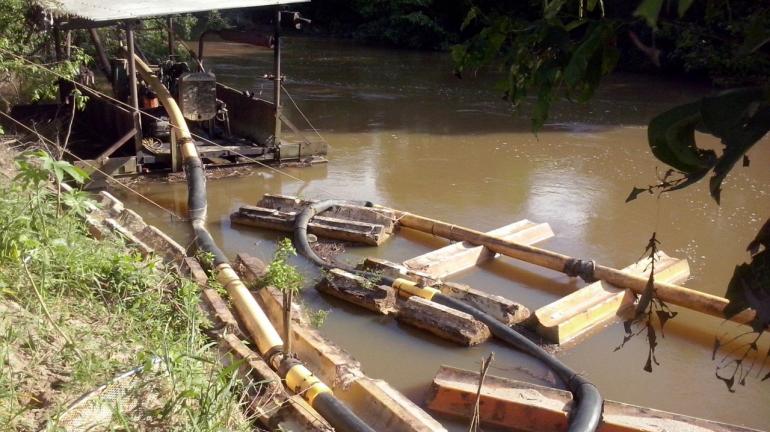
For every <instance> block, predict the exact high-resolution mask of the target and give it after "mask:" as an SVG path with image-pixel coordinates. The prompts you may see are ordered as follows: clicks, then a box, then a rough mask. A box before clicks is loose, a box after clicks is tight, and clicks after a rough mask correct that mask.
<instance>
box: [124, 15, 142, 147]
mask: <svg viewBox="0 0 770 432" xmlns="http://www.w3.org/2000/svg"><path fill="white" fill-rule="evenodd" d="M126 44H127V45H128V86H129V91H130V92H131V107H132V108H133V117H134V128H135V129H136V130H138V131H141V130H142V122H141V121H140V118H139V89H138V85H137V82H136V62H135V61H134V59H136V58H137V57H136V53H135V47H134V25H133V24H132V23H126ZM134 144H135V146H134V148H135V149H136V151H135V153H136V156H139V152H141V151H142V137H141V134H137V135H136V139H135V140H134Z"/></svg>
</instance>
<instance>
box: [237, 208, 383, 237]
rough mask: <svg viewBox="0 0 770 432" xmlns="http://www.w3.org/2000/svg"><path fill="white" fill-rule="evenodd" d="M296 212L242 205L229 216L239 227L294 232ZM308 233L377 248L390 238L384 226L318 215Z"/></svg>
mask: <svg viewBox="0 0 770 432" xmlns="http://www.w3.org/2000/svg"><path fill="white" fill-rule="evenodd" d="M296 216H297V214H296V213H294V212H291V213H289V212H283V211H280V210H275V209H268V208H263V207H253V206H243V207H241V208H240V209H239V210H238V211H237V212H234V213H233V214H231V215H230V221H231V222H232V223H235V224H239V225H248V226H253V227H258V228H266V229H272V230H277V231H284V232H291V231H294V219H295V218H296ZM308 231H309V232H310V233H312V234H315V235H317V236H319V237H323V238H330V239H334V240H341V241H347V242H353V243H363V244H367V245H371V246H378V245H380V244H381V243H382V242H384V241H385V240H387V239H388V237H389V236H390V234H389V233H388V232H386V229H385V227H384V226H382V225H377V224H371V223H368V222H358V221H353V220H345V219H340V218H336V217H328V216H316V217H314V218H313V219H312V220H311V221H310V223H309V224H308Z"/></svg>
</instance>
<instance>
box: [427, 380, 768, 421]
mask: <svg viewBox="0 0 770 432" xmlns="http://www.w3.org/2000/svg"><path fill="white" fill-rule="evenodd" d="M478 383H479V375H478V373H476V372H471V371H466V370H462V369H456V368H452V367H448V366H442V367H441V368H440V369H439V371H438V373H437V374H436V377H435V378H434V379H433V385H432V387H431V392H430V394H429V396H428V400H427V405H428V408H429V409H430V410H432V411H435V412H439V413H442V414H446V415H450V416H453V417H463V418H469V417H470V416H471V415H472V414H473V409H474V403H475V400H476V391H477V390H478ZM571 405H572V394H571V393H569V392H567V391H564V390H558V389H553V388H549V387H544V386H539V385H535V384H529V383H525V382H522V381H515V380H511V379H506V378H499V377H495V376H491V375H488V376H486V377H485V379H484V386H483V387H482V389H481V400H480V404H479V414H480V418H481V422H482V423H483V424H487V425H492V426H500V427H504V428H509V429H515V430H521V431H532V432H562V431H565V430H567V415H568V413H569V410H570V407H571ZM597 430H598V431H599V432H661V431H670V432H759V431H756V430H754V429H749V428H745V427H741V426H734V425H728V424H724V423H718V422H713V421H709V420H704V419H700V418H695V417H689V416H685V415H681V414H674V413H669V412H666V411H659V410H654V409H651V408H644V407H639V406H635V405H629V404H624V403H620V402H613V401H609V400H605V401H604V412H603V414H602V422H601V424H600V426H599V428H598V429H597Z"/></svg>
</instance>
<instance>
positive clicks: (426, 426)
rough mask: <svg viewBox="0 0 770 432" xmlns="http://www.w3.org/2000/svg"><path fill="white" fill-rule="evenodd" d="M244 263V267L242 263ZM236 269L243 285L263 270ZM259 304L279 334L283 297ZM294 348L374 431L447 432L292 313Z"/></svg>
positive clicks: (263, 292)
mask: <svg viewBox="0 0 770 432" xmlns="http://www.w3.org/2000/svg"><path fill="white" fill-rule="evenodd" d="M244 263H245V264H244ZM235 268H236V269H238V271H239V272H240V273H241V275H242V277H243V278H244V280H247V281H248V280H252V281H253V280H254V279H255V278H256V277H258V276H259V275H261V274H263V272H264V269H265V265H264V263H261V262H260V261H259V260H258V259H255V258H252V257H249V256H248V255H246V254H239V255H238V259H237V264H236V267H235ZM255 297H256V298H257V301H258V302H259V303H260V304H261V305H262V307H263V308H264V310H265V313H266V314H267V315H268V317H269V318H270V320H271V321H272V322H273V323H274V325H275V327H276V329H277V330H278V331H279V333H283V319H282V316H283V315H282V309H281V305H282V302H283V300H282V298H281V296H280V293H279V292H278V291H277V290H271V289H269V288H263V289H260V290H259V291H257V292H256V293H255ZM293 316H294V318H293V319H294V320H295V321H296V324H295V325H293V326H292V333H293V337H294V339H293V346H294V349H295V351H296V353H297V355H298V356H299V357H300V358H302V360H303V362H304V363H305V364H306V365H307V366H308V368H310V370H311V371H313V373H314V374H315V375H317V376H318V377H319V378H321V379H322V380H323V381H324V382H325V383H327V384H329V385H330V386H331V387H332V389H333V390H334V395H335V396H336V397H337V398H339V399H340V400H341V401H343V402H344V403H345V404H346V405H347V406H348V407H350V408H351V410H353V412H354V413H355V414H356V415H358V416H359V417H360V418H361V419H363V420H364V421H365V422H366V423H367V424H369V425H370V426H371V427H372V428H374V429H375V430H378V431H380V430H381V431H386V430H387V431H393V432H431V431H435V432H445V431H446V429H445V428H444V427H443V426H441V424H440V423H438V422H437V421H436V420H434V419H433V418H432V417H431V416H430V415H429V414H428V413H426V412H425V411H424V410H423V409H422V408H420V407H419V406H417V405H416V404H415V403H414V402H412V401H410V400H409V399H407V398H406V397H404V395H402V394H401V393H399V392H398V391H397V390H395V389H393V388H392V387H391V386H390V385H389V384H388V383H387V382H385V381H382V380H376V379H372V378H369V377H367V376H366V375H364V373H363V372H362V371H361V365H360V363H359V362H358V361H356V360H355V359H354V358H353V357H351V356H350V355H349V354H348V353H347V352H345V351H344V350H342V349H340V348H339V347H337V346H336V345H335V344H334V343H332V342H330V341H328V340H327V339H325V338H324V337H323V336H322V335H321V334H320V332H318V331H317V330H315V329H313V328H310V327H308V326H307V325H306V323H305V321H304V319H303V317H302V316H301V314H293Z"/></svg>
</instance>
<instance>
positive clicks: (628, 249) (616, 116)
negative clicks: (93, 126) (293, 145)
mask: <svg viewBox="0 0 770 432" xmlns="http://www.w3.org/2000/svg"><path fill="white" fill-rule="evenodd" d="M207 55H209V58H208V59H207V60H206V61H207V65H208V66H209V67H210V68H211V69H212V70H213V72H214V73H215V74H216V75H217V78H218V79H219V80H220V81H222V82H224V83H227V84H229V85H232V86H235V87H238V88H241V89H249V90H253V91H255V92H256V93H258V94H259V93H262V97H264V98H269V97H270V95H271V92H272V90H271V88H272V87H271V86H272V83H271V82H269V81H265V80H262V79H260V78H259V77H260V76H262V75H263V74H265V73H269V72H270V67H271V66H270V65H271V62H272V58H271V53H269V52H265V51H256V50H254V49H252V48H248V47H244V46H241V45H233V44H216V43H212V44H210V45H209V46H207ZM284 68H285V69H284V71H285V74H286V76H287V82H286V88H287V89H288V91H289V92H290V93H291V94H292V96H293V98H294V100H295V101H296V103H297V104H298V105H299V106H300V107H301V109H302V111H303V112H304V114H305V115H306V116H307V117H308V118H309V119H310V121H311V122H312V123H313V124H314V125H315V127H316V128H317V129H318V131H319V132H320V134H321V135H322V136H323V137H324V138H325V139H326V140H327V141H328V142H329V143H330V145H331V150H330V153H329V163H328V164H325V165H317V166H313V167H310V168H286V169H282V171H283V172H285V173H287V174H290V175H291V176H292V177H296V178H298V179H300V180H301V181H298V180H296V179H294V178H291V177H289V176H286V175H283V174H281V173H278V172H275V171H271V170H268V169H256V173H255V174H254V175H251V176H246V177H237V178H224V179H219V180H210V181H209V182H208V197H209V220H210V223H209V227H210V229H211V231H212V233H213V235H214V237H215V238H216V240H217V241H218V242H219V245H220V246H221V247H222V248H223V249H224V250H225V251H226V252H227V253H228V254H229V255H231V256H234V255H235V254H236V253H238V252H247V253H249V254H252V255H254V256H257V257H259V258H261V259H263V260H265V261H269V260H270V257H271V255H272V253H273V251H274V249H275V240H276V239H278V238H280V235H279V234H276V233H272V232H266V231H260V230H256V229H249V228H245V227H234V226H231V225H230V222H229V218H228V216H229V214H230V213H231V212H233V211H235V210H236V209H237V208H238V207H239V206H240V205H244V204H255V203H256V202H257V201H258V200H259V199H260V197H261V196H262V194H264V193H282V194H288V195H301V196H303V197H308V198H346V199H357V200H371V201H374V202H376V203H379V204H383V205H386V206H390V207H393V208H397V209H402V210H407V211H410V212H414V213H417V214H421V215H425V216H429V217H433V218H437V219H440V220H444V221H448V222H452V223H455V224H459V225H464V226H468V227H471V228H475V229H479V230H490V229H494V228H497V227H500V226H503V225H506V224H509V223H511V222H514V221H517V220H520V219H525V218H526V219H529V220H532V221H535V222H547V223H549V224H550V225H551V227H552V228H553V230H554V232H555V233H556V236H555V237H554V238H552V239H550V240H547V241H545V242H543V243H541V244H539V245H538V246H541V247H545V248H548V249H552V250H555V251H558V252H561V253H565V254H568V255H572V256H576V257H581V258H592V259H595V260H597V261H598V262H600V263H603V264H607V265H611V266H614V267H617V268H622V267H625V266H627V265H629V264H631V263H633V262H634V261H636V260H638V259H639V258H640V256H641V255H642V253H643V251H644V247H645V245H646V243H647V240H648V239H649V237H650V235H651V234H652V233H653V232H657V238H658V239H659V240H660V241H661V242H662V244H661V249H662V250H664V251H665V252H667V253H668V254H669V255H672V256H675V257H679V258H686V259H688V260H689V263H690V267H691V273H692V277H691V279H690V280H689V281H687V283H686V285H687V286H688V287H692V288H695V289H698V290H702V291H705V292H709V293H712V294H716V295H720V296H722V295H724V292H725V288H726V286H727V282H728V281H729V279H730V276H731V274H732V271H733V269H734V267H735V265H736V264H738V263H740V262H743V261H746V260H748V255H747V253H746V252H745V249H746V245H747V244H748V243H749V242H750V241H751V239H752V238H753V236H754V235H755V234H756V232H757V230H758V229H759V227H760V226H761V225H762V223H763V222H764V220H765V219H766V218H767V216H768V215H770V199H769V198H770V197H769V196H768V195H769V194H770V171H769V170H768V169H767V162H768V161H769V160H770V145H768V144H770V142H768V140H767V139H765V141H764V142H763V143H760V144H759V145H758V146H757V147H756V148H755V150H753V151H752V153H751V155H750V156H751V159H752V161H753V162H754V163H753V164H752V165H751V166H750V167H748V168H736V169H735V171H734V172H733V173H732V174H731V175H730V177H729V178H728V180H727V181H726V183H725V185H724V192H723V194H722V205H721V207H720V206H718V205H717V204H716V203H715V202H714V201H713V200H712V199H711V198H710V197H709V196H708V192H707V189H706V188H705V187H704V185H703V184H700V185H696V186H695V187H691V188H689V189H686V190H684V191H680V192H677V193H674V194H670V195H665V196H663V197H661V198H656V197H654V196H650V195H646V194H645V195H642V196H640V198H639V199H637V200H636V201H634V202H631V203H628V204H626V203H624V200H625V199H626V197H627V196H628V194H629V192H630V190H631V188H632V186H634V185H639V186H641V185H647V184H650V183H652V182H654V181H655V176H656V169H657V171H660V172H662V171H664V170H665V167H663V166H661V164H660V163H658V162H656V160H655V159H654V158H653V157H652V155H651V154H650V152H649V150H648V147H647V136H646V127H645V125H646V123H647V122H648V120H649V119H650V118H651V116H652V115H654V114H655V113H658V112H661V111H662V110H664V109H666V108H668V107H671V106H673V105H675V104H678V103H683V102H685V101H688V100H689V99H690V98H694V97H697V96H699V95H702V94H704V93H705V92H706V91H708V89H707V88H704V87H701V86H698V85H692V84H687V83H683V82H674V81H662V80H660V79H656V78H651V77H649V76H630V75H622V76H621V75H619V76H614V77H612V78H611V79H610V80H609V81H608V82H607V84H606V85H604V86H603V87H602V88H601V89H600V91H599V92H598V94H597V96H596V97H595V99H594V100H593V101H592V102H591V104H590V105H576V104H569V103H564V104H561V105H558V106H557V107H555V111H554V113H553V115H552V118H551V119H550V120H549V122H548V125H547V126H546V127H545V129H544V130H543V131H541V132H540V133H539V134H538V135H537V136H535V135H534V134H533V133H532V132H531V130H530V128H529V122H528V120H527V119H526V118H521V117H517V116H515V115H512V113H511V110H510V107H509V106H508V104H507V103H506V102H504V101H502V100H500V92H499V91H496V90H495V88H494V82H495V81H496V79H495V78H494V77H493V76H486V77H479V78H473V77H469V78H466V79H463V80H458V79H457V78H455V77H454V76H453V75H452V73H451V64H450V62H449V60H448V56H447V55H446V54H444V53H425V52H413V51H400V50H386V49H374V48H368V47H361V46H357V45H354V44H351V43H346V42H338V41H329V40H313V39H288V40H287V43H286V50H285V56H284ZM284 102H285V104H286V105H287V109H288V112H289V117H290V118H292V120H293V121H294V123H296V124H305V123H304V122H303V119H302V117H301V116H300V114H299V113H298V111H297V110H296V109H294V108H293V107H292V106H291V101H290V100H288V99H285V100H284ZM303 129H306V132H305V133H306V134H308V135H313V132H312V130H311V129H310V128H309V127H304V128H303ZM699 139H703V140H707V141H708V138H707V137H705V136H704V137H700V138H699ZM708 142H709V143H710V145H713V146H717V145H718V143H717V142H715V141H713V140H711V141H708ZM138 187H139V189H140V190H141V192H142V193H144V194H146V195H147V196H149V197H150V198H152V199H153V200H155V201H157V202H159V203H161V204H162V205H163V206H165V207H167V208H168V209H171V210H173V211H175V212H177V213H179V214H184V212H185V201H186V186H185V184H184V183H172V184H159V183H149V184H142V185H139V186H138ZM116 192H118V191H116ZM121 198H123V199H125V200H126V201H127V202H128V203H129V204H130V205H131V206H132V207H134V208H137V209H139V210H140V212H142V213H143V216H145V218H146V219H147V221H148V222H149V223H152V224H154V225H156V226H158V227H160V228H161V229H164V230H167V232H170V233H171V234H172V235H173V236H175V237H176V238H177V239H178V240H180V242H182V243H184V244H186V243H187V242H189V238H188V237H187V236H188V231H187V225H186V223H184V222H174V221H171V220H169V218H168V217H166V216H164V214H163V213H162V212H161V211H159V210H158V209H155V208H153V207H152V206H148V205H146V204H145V203H144V202H142V201H141V200H138V199H136V198H135V197H134V196H131V195H121ZM444 244H446V242H444V241H442V240H440V239H435V238H431V237H430V236H427V235H420V234H415V233H408V232H404V233H403V234H400V235H398V236H396V237H395V238H392V239H391V240H389V241H388V242H387V243H386V244H385V245H383V246H381V247H379V248H355V247H349V248H348V251H347V254H346V255H345V256H344V257H343V258H342V259H347V260H350V261H351V262H353V261H357V260H360V259H362V258H363V257H364V256H379V257H383V258H387V259H390V260H392V261H403V260H405V259H408V258H411V257H413V256H416V255H419V254H422V253H424V252H427V251H430V250H433V249H435V248H438V247H441V246H443V245H444ZM295 264H297V265H298V266H299V267H300V268H301V269H302V271H303V273H304V274H305V275H306V277H307V278H308V281H309V282H310V281H312V280H314V279H317V278H318V273H317V271H316V270H315V269H314V268H313V267H312V266H310V265H309V264H308V263H307V262H305V261H304V260H303V259H301V258H298V259H296V260H295ZM453 280H456V281H459V282H462V283H466V284H469V285H472V286H473V287H475V288H478V289H481V290H485V291H488V292H492V293H496V294H500V295H503V296H505V297H508V298H510V299H513V300H515V301H518V302H520V303H523V304H524V305H526V306H528V307H529V308H530V309H533V310H534V309H536V308H537V307H540V306H543V305H546V304H548V303H550V302H552V301H554V300H556V299H558V298H559V297H561V296H564V295H566V294H568V293H570V292H572V291H574V290H575V289H577V288H579V287H581V286H583V284H582V283H581V282H577V281H575V280H571V279H570V278H568V277H566V276H564V275H562V274H559V273H556V272H551V271H547V270H542V269H539V268H536V267H533V266H530V265H525V264H521V263H519V262H516V261H514V260H512V259H508V258H499V259H497V260H495V261H494V262H492V263H489V264H485V265H483V266H481V267H480V268H476V269H473V270H469V271H466V272H464V273H462V274H460V275H458V276H457V277H454V278H453ZM303 296H304V298H305V301H306V302H307V303H308V304H309V305H311V306H312V307H315V308H325V309H331V310H332V312H331V313H330V315H329V317H328V319H327V321H326V323H325V324H324V326H323V327H322V331H323V333H324V334H325V335H327V336H328V337H329V338H330V339H332V340H334V341H335V342H336V343H337V344H339V345H340V346H342V347H344V348H345V349H346V350H347V351H349V352H350V353H351V354H353V356H354V357H356V358H357V359H358V360H360V361H361V363H362V365H363V369H364V371H365V372H366V373H367V374H368V375H370V376H372V377H376V378H382V379H385V380H387V381H388V382H389V383H391V384H392V385H393V386H394V387H396V388H397V389H399V390H401V391H402V392H404V393H405V394H406V395H407V396H409V397H410V398H412V399H413V400H414V401H416V402H417V403H420V404H421V403H422V402H423V400H424V397H425V393H426V390H427V388H428V386H429V383H430V381H431V379H432V377H433V375H434V374H435V373H436V371H437V369H438V367H439V366H440V365H441V364H447V365H452V366H456V367H462V368H466V369H473V370H477V369H478V366H479V362H480V359H481V357H482V356H485V355H486V354H487V353H488V352H490V351H494V352H495V361H494V363H493V365H492V368H491V373H493V374H495V375H500V376H506V377H512V378H516V379H522V380H527V381H530V382H534V383H539V384H549V383H551V382H552V380H553V378H552V377H551V376H550V375H549V374H548V372H547V370H546V369H544V368H543V367H542V366H540V365H538V364H535V363H533V362H531V361H530V360H529V359H528V358H527V357H526V356H524V355H522V354H519V353H517V352H513V351H511V350H509V349H507V348H505V347H504V346H502V345H499V344H497V343H495V342H489V343H485V344H482V345H481V346H477V347H474V348H460V347H458V346H455V345H452V344H448V343H445V342H443V341H441V340H438V339H436V338H434V337H430V336H428V335H426V334H424V333H422V332H419V331H416V330H414V329H413V328H410V327H407V326H402V325H399V324H397V323H396V322H395V321H394V320H392V319H388V318H383V317H380V316H376V315H373V314H370V313H368V312H366V311H364V310H360V309H357V308H354V307H352V306H350V305H347V304H345V303H342V302H340V301H336V300H335V299H332V298H329V297H326V296H322V295H320V294H319V293H318V292H316V291H315V290H314V289H307V290H306V291H305V293H304V294H303ZM674 309H675V310H677V311H679V312H680V313H679V316H677V317H676V318H675V319H674V320H672V321H671V322H670V323H669V324H668V325H667V327H666V337H665V339H663V340H659V347H658V349H657V360H658V362H659V363H660V365H659V366H655V369H654V372H653V373H651V374H650V373H647V372H645V371H643V370H642V367H643V366H644V363H645V360H646V358H647V344H646V342H645V340H644V337H643V335H642V336H638V337H637V338H636V339H634V340H633V341H631V342H629V343H628V344H627V345H626V346H625V347H624V348H623V349H621V350H619V351H614V348H615V347H616V346H618V345H619V344H620V342H621V341H622V339H623V328H622V326H621V325H614V326H611V327H609V328H607V329H606V330H604V331H603V332H600V333H599V334H597V335H595V336H593V337H591V338H590V339H588V340H586V341H583V342H582V343H580V344H577V345H576V346H574V347H571V348H569V349H566V350H564V351H562V352H560V353H559V357H560V358H561V360H563V361H564V362H565V363H567V364H568V365H570V366H571V367H572V368H574V369H575V370H577V371H580V372H581V373H584V374H585V375H586V376H587V377H588V379H589V380H591V381H593V382H594V383H595V384H596V385H597V386H598V387H599V389H600V390H601V392H602V394H603V395H604V396H605V397H606V398H608V399H612V400H616V401H621V402H627V403H632V404H638V405H643V406H649V407H653V408H657V409H662V410H667V411H673V412H678V413H682V414H687V415H692V416H698V417H704V418H709V419H713V420H718V421H724V422H729V423H736V424H742V425H746V426H751V427H755V428H759V429H763V430H764V429H770V409H769V408H770V383H769V382H767V381H765V382H760V380H759V379H758V378H757V377H756V374H753V375H752V376H751V377H749V378H748V379H747V381H746V385H745V386H737V391H736V392H735V393H730V392H728V391H727V389H726V387H725V385H724V384H723V383H722V382H721V381H719V380H717V379H716V378H715V376H714V368H715V365H716V363H715V362H714V361H712V358H711V357H712V356H711V347H712V344H713V341H714V335H715V334H722V333H725V332H728V333H733V334H734V333H735V332H736V331H737V330H738V329H737V328H736V326H734V325H731V324H728V323H723V322H722V321H721V320H719V319H715V318H711V317H706V316H703V315H699V314H697V313H695V312H690V311H687V310H682V309H681V308H676V307H675V308H674ZM767 346H768V343H767V341H763V343H762V344H761V345H760V351H761V350H764V352H767ZM717 359H719V356H717ZM766 371H767V369H765V373H766ZM763 375H764V373H763ZM441 420H442V422H444V421H445V420H446V419H441ZM446 423H447V425H449V427H451V428H453V429H455V430H467V426H465V427H464V426H462V424H460V423H453V422H451V421H449V420H446Z"/></svg>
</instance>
